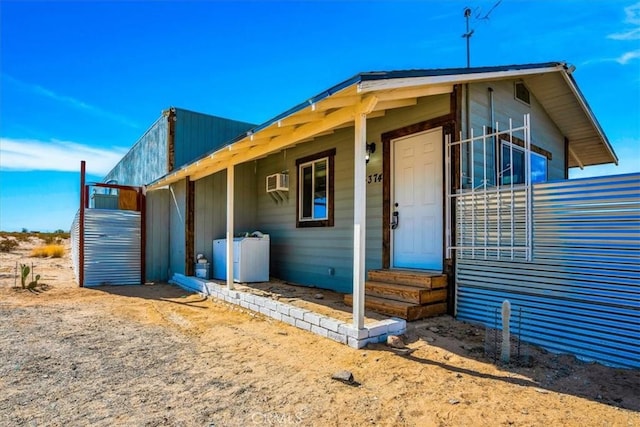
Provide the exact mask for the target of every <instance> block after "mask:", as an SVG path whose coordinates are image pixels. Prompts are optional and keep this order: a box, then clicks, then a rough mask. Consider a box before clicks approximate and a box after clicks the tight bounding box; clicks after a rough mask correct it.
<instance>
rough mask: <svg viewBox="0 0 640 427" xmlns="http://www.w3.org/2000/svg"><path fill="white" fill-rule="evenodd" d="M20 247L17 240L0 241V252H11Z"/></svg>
mask: <svg viewBox="0 0 640 427" xmlns="http://www.w3.org/2000/svg"><path fill="white" fill-rule="evenodd" d="M18 246H20V243H18V241H17V240H14V239H6V238H4V239H2V240H0V252H11V251H12V250H14V249H16V248H17V247H18Z"/></svg>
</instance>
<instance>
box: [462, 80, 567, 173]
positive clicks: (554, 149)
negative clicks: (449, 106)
mask: <svg viewBox="0 0 640 427" xmlns="http://www.w3.org/2000/svg"><path fill="white" fill-rule="evenodd" d="M514 83H515V80H505V81H497V82H490V83H476V84H472V85H470V87H469V99H470V106H469V107H470V111H471V127H472V128H473V133H474V135H475V136H477V135H481V134H482V126H487V127H492V128H493V127H495V124H492V123H491V108H490V102H489V88H493V100H494V123H495V121H497V122H498V124H499V129H507V128H508V126H509V118H511V119H513V123H514V127H519V126H522V118H523V116H524V115H525V114H531V143H532V144H534V145H537V146H538V147H540V148H543V149H545V150H547V151H549V152H550V153H551V155H552V160H551V161H549V162H548V164H547V179H548V180H549V181H552V180H558V179H564V177H565V171H564V164H565V162H564V157H565V155H564V136H563V135H562V133H561V132H560V130H559V129H558V127H557V126H556V125H555V123H554V122H553V121H552V120H551V118H550V117H549V116H548V114H547V113H546V111H545V110H544V108H543V107H542V105H540V103H539V102H538V100H537V99H536V97H535V95H534V94H533V93H531V103H530V105H527V104H525V103H523V102H521V101H519V100H517V99H515V96H514ZM463 117H464V114H463ZM463 129H464V127H463ZM517 136H519V137H520V138H522V135H517ZM494 151H495V150H494V149H493V145H492V144H487V153H488V155H491V156H492V158H493V157H494V156H495V153H494ZM475 160H476V161H475V164H476V168H475V170H476V180H475V181H476V183H479V182H480V181H481V179H482V177H481V176H480V175H478V173H481V172H482V163H481V162H482V144H481V143H476V144H475ZM494 166H495V162H493V163H491V164H490V165H489V168H488V170H487V174H488V175H489V176H490V177H495V167H494ZM491 183H492V184H494V183H495V179H493V180H492V181H491Z"/></svg>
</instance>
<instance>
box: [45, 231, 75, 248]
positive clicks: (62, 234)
mask: <svg viewBox="0 0 640 427" xmlns="http://www.w3.org/2000/svg"><path fill="white" fill-rule="evenodd" d="M37 237H38V238H39V239H40V240H42V241H43V242H44V243H45V244H46V245H51V244H57V245H59V244H61V243H62V241H63V240H64V239H68V238H69V233H68V232H66V231H63V230H56V231H54V232H53V233H38V234H37Z"/></svg>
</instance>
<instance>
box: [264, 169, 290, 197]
mask: <svg viewBox="0 0 640 427" xmlns="http://www.w3.org/2000/svg"><path fill="white" fill-rule="evenodd" d="M274 191H289V175H287V174H285V173H274V174H273V175H268V176H267V193H272V192H274Z"/></svg>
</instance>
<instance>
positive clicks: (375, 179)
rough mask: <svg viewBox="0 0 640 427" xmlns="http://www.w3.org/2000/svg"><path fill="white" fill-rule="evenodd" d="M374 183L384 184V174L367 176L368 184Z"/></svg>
mask: <svg viewBox="0 0 640 427" xmlns="http://www.w3.org/2000/svg"><path fill="white" fill-rule="evenodd" d="M374 182H382V174H381V173H374V174H371V175H367V184H371V183H374Z"/></svg>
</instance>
